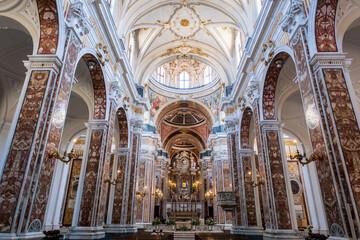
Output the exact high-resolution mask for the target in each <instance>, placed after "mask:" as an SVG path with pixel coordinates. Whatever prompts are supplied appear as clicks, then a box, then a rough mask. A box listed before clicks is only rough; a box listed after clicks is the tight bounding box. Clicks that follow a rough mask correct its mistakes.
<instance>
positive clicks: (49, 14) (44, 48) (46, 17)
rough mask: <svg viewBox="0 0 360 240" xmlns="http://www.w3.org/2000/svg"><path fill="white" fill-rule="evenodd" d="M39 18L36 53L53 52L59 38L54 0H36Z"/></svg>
mask: <svg viewBox="0 0 360 240" xmlns="http://www.w3.org/2000/svg"><path fill="white" fill-rule="evenodd" d="M37 5H38V9H39V18H40V29H41V30H40V31H41V32H40V41H39V49H38V54H55V53H56V50H57V46H58V40H59V19H58V12H57V6H56V0H37Z"/></svg>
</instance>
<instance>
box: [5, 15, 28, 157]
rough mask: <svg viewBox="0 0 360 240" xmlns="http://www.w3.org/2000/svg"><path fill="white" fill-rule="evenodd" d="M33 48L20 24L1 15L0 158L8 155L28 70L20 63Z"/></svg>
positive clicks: (26, 32)
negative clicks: (10, 137) (8, 142)
mask: <svg viewBox="0 0 360 240" xmlns="http://www.w3.org/2000/svg"><path fill="white" fill-rule="evenodd" d="M33 47H34V46H33V40H32V38H31V35H30V33H29V32H28V31H27V30H26V28H25V27H24V26H23V25H21V24H20V23H18V22H17V21H15V20H12V19H10V18H7V17H4V16H0V159H2V157H4V156H3V154H4V153H5V152H7V151H5V148H6V146H7V141H8V138H9V133H10V128H11V124H12V122H13V119H14V117H15V115H16V109H17V106H18V104H19V99H20V96H21V92H22V89H23V86H24V82H25V77H26V72H27V70H26V68H25V66H24V62H23V61H25V60H27V59H28V55H31V54H32V52H33ZM20 104H21V103H20Z"/></svg>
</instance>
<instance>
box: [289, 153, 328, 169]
mask: <svg viewBox="0 0 360 240" xmlns="http://www.w3.org/2000/svg"><path fill="white" fill-rule="evenodd" d="M290 159H291V160H293V159H297V160H298V161H299V163H300V164H301V165H302V166H305V165H307V164H309V163H311V162H314V161H317V160H323V159H324V156H323V155H322V154H321V153H319V154H317V153H313V154H311V155H310V157H309V158H307V157H306V154H305V153H304V155H302V154H300V152H299V150H296V155H295V156H292V155H291V154H290ZM303 160H304V161H303Z"/></svg>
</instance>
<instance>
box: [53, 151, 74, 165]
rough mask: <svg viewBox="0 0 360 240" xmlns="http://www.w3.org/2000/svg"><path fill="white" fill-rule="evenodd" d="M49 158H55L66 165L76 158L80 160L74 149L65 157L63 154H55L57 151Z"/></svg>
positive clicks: (65, 154)
mask: <svg viewBox="0 0 360 240" xmlns="http://www.w3.org/2000/svg"><path fill="white" fill-rule="evenodd" d="M48 156H49V158H50V159H51V158H55V159H57V160H60V161H62V162H64V163H66V164H68V163H69V162H71V160H73V159H74V158H78V156H77V155H76V154H74V149H72V150H71V152H70V153H66V152H65V153H64V156H61V154H60V153H59V152H55V151H51V152H49V155H48Z"/></svg>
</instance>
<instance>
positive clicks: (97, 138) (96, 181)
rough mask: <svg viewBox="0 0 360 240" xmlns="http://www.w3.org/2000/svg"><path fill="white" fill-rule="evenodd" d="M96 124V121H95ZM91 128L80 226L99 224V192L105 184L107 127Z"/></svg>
mask: <svg viewBox="0 0 360 240" xmlns="http://www.w3.org/2000/svg"><path fill="white" fill-rule="evenodd" d="M90 125H92V124H90ZM95 125H96V123H95ZM90 128H91V130H90V131H91V133H90V139H88V141H89V145H88V151H87V152H88V155H87V159H84V160H85V161H86V162H85V163H86V164H85V176H84V178H85V179H84V185H83V192H82V195H81V204H80V213H79V220H78V226H83V227H90V226H95V227H96V226H98V222H97V217H98V214H97V211H96V210H97V209H98V202H97V201H96V200H97V194H98V192H99V191H100V188H101V186H102V184H103V179H102V177H98V176H102V172H101V169H102V164H103V162H104V150H105V146H106V136H107V131H106V127H102V128H92V127H91V126H90Z"/></svg>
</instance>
